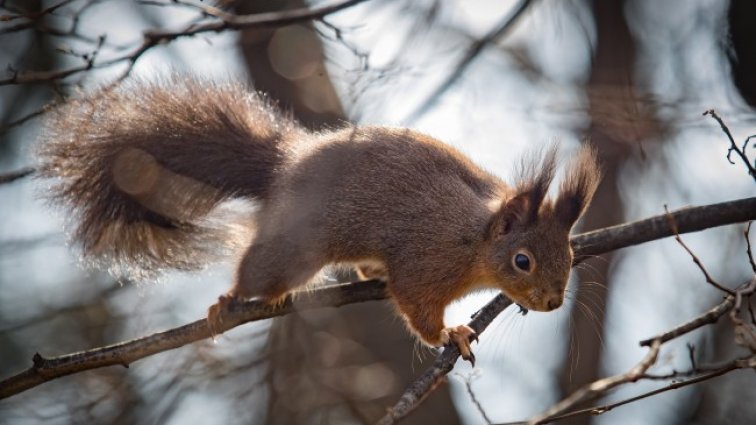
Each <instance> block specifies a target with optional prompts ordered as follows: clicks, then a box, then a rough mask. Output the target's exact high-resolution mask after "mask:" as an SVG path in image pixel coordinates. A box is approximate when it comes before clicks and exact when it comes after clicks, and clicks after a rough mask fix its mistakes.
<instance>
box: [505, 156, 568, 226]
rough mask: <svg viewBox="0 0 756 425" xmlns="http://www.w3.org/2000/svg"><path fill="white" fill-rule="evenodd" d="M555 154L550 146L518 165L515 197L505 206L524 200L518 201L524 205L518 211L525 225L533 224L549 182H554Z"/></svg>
mask: <svg viewBox="0 0 756 425" xmlns="http://www.w3.org/2000/svg"><path fill="white" fill-rule="evenodd" d="M556 153H557V149H556V146H555V145H552V146H550V147H548V148H547V149H546V150H545V151H544V150H539V151H536V152H534V153H533V154H531V155H528V156H526V157H525V158H524V159H523V161H522V163H520V170H519V174H520V177H519V182H518V183H517V186H516V191H517V195H515V197H514V198H513V199H512V200H510V201H508V202H507V205H509V204H510V203H512V202H513V201H515V200H516V199H517V198H520V197H523V198H526V200H525V201H524V202H522V201H518V202H520V203H522V204H524V208H521V211H520V215H521V217H520V218H521V219H522V221H523V222H524V223H525V224H531V223H534V222H535V221H536V220H537V219H538V210H539V209H540V208H541V204H543V200H544V199H545V198H546V193H547V192H548V191H549V186H550V185H551V181H552V180H554V171H555V170H556Z"/></svg>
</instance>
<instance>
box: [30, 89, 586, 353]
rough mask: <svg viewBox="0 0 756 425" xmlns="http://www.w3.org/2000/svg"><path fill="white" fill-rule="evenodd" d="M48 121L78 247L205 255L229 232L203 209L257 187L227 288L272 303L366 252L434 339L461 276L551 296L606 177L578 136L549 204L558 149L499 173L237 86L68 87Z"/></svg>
mask: <svg viewBox="0 0 756 425" xmlns="http://www.w3.org/2000/svg"><path fill="white" fill-rule="evenodd" d="M50 128H51V131H50V132H49V133H48V134H47V136H46V137H45V143H46V146H45V147H44V149H43V152H44V154H43V158H44V160H45V166H44V169H45V170H46V175H48V176H54V177H59V178H60V184H59V185H58V186H57V188H56V191H55V192H54V196H55V198H56V199H63V200H65V201H66V202H67V203H68V204H69V205H70V206H71V207H72V209H73V210H74V211H75V212H77V213H78V214H79V216H80V222H79V227H78V228H77V231H76V233H75V236H76V239H77V240H78V241H79V242H80V243H81V244H82V245H83V246H84V250H85V254H88V255H102V254H103V253H104V254H107V255H108V256H110V257H113V258H115V259H116V260H118V261H122V262H126V263H137V264H139V265H140V266H141V267H143V268H146V269H148V270H152V269H155V268H158V267H166V266H167V267H179V268H186V267H189V266H192V265H195V263H202V262H203V261H202V260H203V259H202V257H201V256H202V255H203V254H204V253H205V252H204V251H205V250H203V249H202V248H197V247H198V246H199V247H201V245H200V243H201V242H202V240H203V239H202V238H205V237H207V238H210V240H213V241H220V242H222V241H223V238H225V237H228V235H227V234H224V233H222V232H218V231H217V230H216V229H213V228H207V227H203V226H204V224H205V222H204V221H203V220H204V219H205V217H206V216H208V214H210V213H211V211H213V209H214V208H216V207H217V205H218V203H219V202H221V201H222V200H225V199H228V198H234V197H242V198H253V199H256V200H258V201H259V203H260V208H259V210H258V211H257V212H256V214H255V215H254V224H255V226H256V227H257V233H256V234H255V237H254V239H253V240H252V242H251V244H249V246H248V247H247V248H246V252H245V253H244V256H243V257H242V260H241V262H240V265H239V268H238V272H237V277H236V282H235V284H234V286H233V288H232V290H231V291H230V293H229V296H230V297H231V298H249V297H261V298H263V299H266V300H280V299H281V297H282V296H283V295H285V294H286V293H288V292H290V291H292V290H295V289H296V288H300V287H302V286H303V285H305V284H306V283H307V282H308V281H310V280H311V279H312V278H313V277H314V276H315V274H316V273H317V272H318V271H319V270H320V269H321V268H323V267H324V266H326V265H328V264H332V263H345V262H346V263H354V264H363V272H364V273H365V275H367V276H376V277H386V278H387V281H388V290H389V292H390V294H391V295H392V297H393V299H394V301H395V302H396V305H397V307H398V309H399V311H400V312H401V314H402V315H403V316H404V317H405V318H406V319H407V322H408V324H409V326H410V327H411V328H412V329H413V330H414V331H415V332H416V333H417V334H418V335H419V336H420V337H421V338H422V339H423V340H424V341H425V342H427V343H429V344H432V345H438V344H441V343H443V342H444V335H445V334H444V332H443V331H444V324H443V311H444V307H445V306H446V305H447V304H448V303H450V302H451V301H453V300H454V299H456V298H459V297H460V296H462V295H464V294H465V293H467V292H469V291H470V290H471V289H475V288H480V287H492V288H498V289H500V290H502V291H503V292H504V293H505V294H506V295H507V296H509V297H511V298H512V299H514V300H515V301H516V302H518V303H519V304H521V305H523V306H524V307H526V308H529V309H533V310H551V309H553V308H556V307H558V306H559V305H561V303H562V299H563V296H564V289H565V286H566V283H567V278H568V275H569V270H570V266H571V261H572V252H571V250H570V246H569V232H570V229H571V228H572V226H573V225H574V223H575V221H576V220H577V219H578V218H579V216H580V215H581V214H582V212H583V211H584V210H585V208H586V206H587V205H588V203H589V202H590V198H591V196H592V194H593V192H594V190H595V188H596V185H597V182H598V178H599V177H598V170H597V165H596V161H595V155H594V154H593V152H592V151H591V150H590V149H588V148H584V149H583V150H581V151H580V153H579V154H578V155H577V157H576V160H574V161H573V162H572V163H571V164H570V165H569V167H568V168H569V169H568V173H567V178H566V179H565V180H564V182H563V183H562V185H561V187H560V190H559V195H558V196H557V197H556V200H555V201H553V202H552V201H551V200H549V199H547V197H546V194H547V191H548V188H549V186H550V183H551V181H552V179H553V177H554V170H555V167H556V151H555V150H554V149H551V150H549V151H547V152H546V153H543V154H541V155H539V156H538V157H534V158H531V159H530V160H528V161H525V162H524V163H523V167H522V175H521V177H520V179H519V181H518V182H516V183H515V184H514V185H511V186H510V185H507V184H505V183H504V182H503V181H501V180H500V179H498V178H497V177H495V176H493V175H491V174H489V173H487V172H485V171H483V170H482V169H480V168H479V167H477V166H476V165H475V164H473V163H472V162H471V161H470V160H469V159H468V158H466V157H465V156H464V155H462V154H461V153H459V152H458V151H456V150H455V149H453V148H451V147H449V146H447V145H444V144H442V143H440V142H438V141H436V140H434V139H432V138H431V137H429V136H426V135H423V134H420V133H416V132H413V131H411V130H408V129H392V128H383V127H348V128H344V129H341V130H337V131H332V132H326V133H323V134H314V135H313V134H307V133H305V132H304V131H303V130H301V129H300V128H299V127H297V126H296V125H295V124H294V123H292V122H290V121H288V120H286V119H284V118H283V117H281V116H280V115H278V114H275V113H274V112H272V111H271V109H270V107H269V106H268V105H266V104H265V103H264V102H262V101H260V99H259V97H257V96H255V95H251V94H248V93H246V92H245V91H244V90H243V89H242V88H240V87H237V86H218V85H214V84H208V83H202V82H198V81H195V80H191V79H189V80H178V79H174V80H171V81H169V82H167V83H161V84H156V83H146V84H145V83H142V84H140V85H136V86H129V87H125V88H122V89H119V90H117V91H115V92H106V93H102V94H99V95H96V96H95V97H93V98H90V99H85V100H80V101H77V102H74V103H73V104H72V105H71V106H68V107H66V108H65V109H64V110H63V111H62V112H61V114H60V115H58V117H57V118H55V119H54V120H53V121H52V123H51V126H50ZM539 158H540V159H541V160H540V161H539V160H538V159H539ZM179 190H180V192H177V191H179ZM251 219H252V218H251V217H250V221H251ZM183 245H187V246H185V247H184V246H183ZM192 249H194V250H195V251H192ZM187 252H189V253H191V252H194V254H187ZM518 252H527V253H528V255H530V256H531V257H532V268H531V270H530V272H528V273H526V272H523V271H519V270H517V269H516V268H515V267H514V265H513V262H512V259H513V256H514V255H516V254H517V253H518ZM446 338H448V336H447V337H446Z"/></svg>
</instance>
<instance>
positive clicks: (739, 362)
mask: <svg viewBox="0 0 756 425" xmlns="http://www.w3.org/2000/svg"><path fill="white" fill-rule="evenodd" d="M745 368H751V369H753V368H756V357H750V358H745V359H736V360H733V361H732V362H729V363H728V364H727V365H725V366H722V367H720V368H718V369H715V370H712V371H710V372H708V373H704V374H702V375H700V376H697V377H695V378H692V379H688V380H685V381H679V382H673V383H671V384H669V385H666V386H664V387H661V388H657V389H655V390H652V391H648V392H645V393H643V394H640V395H637V396H634V397H630V398H627V399H625V400H621V401H617V402H614V403H610V404H605V405H602V406H594V407H589V408H586V409H580V410H575V411H572V412H569V413H565V414H562V415H558V416H553V417H551V418H549V419H548V420H546V421H544V422H542V423H552V422H558V421H561V420H564V419H568V418H572V417H575V416H580V415H585V414H591V415H594V416H598V415H601V414H604V413H606V412H608V411H610V410H612V409H614V408H616V407H620V406H624V405H626V404H630V403H632V402H635V401H638V400H642V399H644V398H648V397H652V396H655V395H657V394H661V393H663V392H667V391H671V390H676V389H678V388H682V387H686V386H688V385H693V384H698V383H700V382H703V381H708V380H710V379H712V378H716V377H718V376H722V375H724V374H726V373H728V372H732V371H733V370H738V369H745ZM646 378H647V377H646Z"/></svg>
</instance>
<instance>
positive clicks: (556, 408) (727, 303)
mask: <svg viewBox="0 0 756 425" xmlns="http://www.w3.org/2000/svg"><path fill="white" fill-rule="evenodd" d="M755 289H756V276H754V278H753V279H752V280H751V281H750V282H748V283H746V284H745V285H742V286H741V287H740V288H738V289H737V290H736V291H734V295H728V296H727V297H726V298H725V300H724V301H722V302H721V303H720V304H718V305H716V306H715V307H713V308H712V309H710V310H709V311H707V312H705V313H704V314H702V315H700V316H698V317H696V318H694V319H692V320H690V321H688V322H686V323H683V324H681V325H679V326H677V327H675V328H674V329H672V330H669V331H667V332H664V333H662V334H659V335H657V336H655V337H653V338H649V339H646V340H643V341H641V342H640V345H641V346H645V347H649V351H648V353H647V354H646V356H645V357H644V358H643V359H642V360H641V361H640V362H639V363H638V364H637V365H636V366H635V367H634V368H632V369H630V370H629V371H627V372H625V373H622V374H618V375H614V376H611V377H609V378H603V379H599V380H598V381H594V382H592V383H589V384H586V385H585V386H583V387H582V388H580V389H579V390H577V391H575V392H574V393H572V394H570V395H569V396H568V397H567V398H565V399H564V400H562V401H560V402H559V403H557V404H555V405H553V406H552V407H550V408H549V409H547V410H546V411H545V412H543V413H542V414H540V415H537V416H535V417H533V418H530V419H529V420H528V421H527V423H528V424H543V423H549V422H553V421H555V420H557V419H563V418H567V417H571V416H576V415H578V414H583V413H585V412H590V413H593V414H601V413H604V412H605V411H607V410H602V408H601V407H598V408H591V409H581V410H577V411H575V412H572V413H567V414H565V413H564V412H566V411H568V410H570V409H571V408H573V407H575V406H576V405H578V404H579V403H583V402H588V401H593V400H595V399H597V398H599V397H601V396H603V395H604V394H606V393H607V392H608V391H609V390H611V389H612V388H616V387H617V386H619V385H622V384H626V383H630V382H636V381H638V380H642V379H657V377H654V376H653V375H649V374H647V373H646V371H647V370H648V369H649V368H650V367H651V366H653V365H654V363H656V359H657V357H658V355H659V350H660V348H661V346H662V344H664V343H665V342H667V341H670V340H672V339H674V338H677V337H679V336H682V335H685V334H687V333H689V332H692V331H694V330H696V329H699V328H701V327H703V326H706V325H709V324H712V323H714V322H716V321H717V320H718V319H719V318H720V317H722V316H723V315H724V314H725V313H727V312H728V311H729V312H730V314H731V317H732V315H733V313H734V312H736V309H735V306H736V301H737V300H738V299H742V297H743V296H746V295H750V294H752V293H753V292H754V290H755ZM740 360H743V359H740ZM736 364H738V363H737V362H733V363H732V364H730V365H727V366H726V367H724V368H723V369H719V370H715V371H713V372H710V373H708V374H705V375H702V376H701V377H699V378H695V379H691V380H689V381H685V382H688V383H687V384H685V385H690V384H694V383H696V382H700V381H702V380H705V379H711V378H713V377H715V376H719V375H721V374H724V373H726V372H729V371H730V370H734V369H737V368H741V367H751V366H748V364H750V359H746V363H745V366H742V365H741V366H740V367H738V366H736ZM695 369H696V367H695V363H694V365H693V369H692V370H693V371H694V372H695ZM652 377H653V378H652ZM704 377H707V378H705V379H702V378H704ZM674 385H677V384H671V385H669V386H667V387H665V388H663V389H659V390H656V391H657V393H658V392H664V391H669V390H671V389H674V388H677V387H675V386H674ZM648 396H649V395H643V396H639V397H637V398H633V399H629V400H628V401H625V402H623V403H620V404H619V405H621V404H626V403H630V402H632V401H635V400H640V399H642V398H645V397H648ZM605 407H606V406H605ZM613 407H616V406H613V405H608V408H609V409H611V408H613ZM578 412H579V413H578Z"/></svg>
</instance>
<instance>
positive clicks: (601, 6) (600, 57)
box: [559, 0, 663, 424]
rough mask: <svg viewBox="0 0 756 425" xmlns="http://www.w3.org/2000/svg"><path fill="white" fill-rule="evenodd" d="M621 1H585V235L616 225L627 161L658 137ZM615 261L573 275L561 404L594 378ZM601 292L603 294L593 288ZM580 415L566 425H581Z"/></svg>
mask: <svg viewBox="0 0 756 425" xmlns="http://www.w3.org/2000/svg"><path fill="white" fill-rule="evenodd" d="M626 3H627V2H626V1H624V0H622V1H619V0H617V1H593V2H592V10H593V16H594V20H595V25H596V38H597V41H596V46H595V51H594V57H593V63H592V65H591V76H590V79H589V81H588V84H587V87H586V91H587V94H588V96H587V97H588V100H589V105H588V113H589V116H590V119H591V122H590V124H589V126H588V130H587V134H588V137H587V139H588V142H589V143H591V144H592V145H593V146H595V147H596V149H597V152H598V156H599V158H600V162H601V165H602V171H603V179H602V182H601V185H600V186H599V188H598V191H597V192H596V195H595V197H594V199H593V203H592V204H591V207H590V208H589V210H588V211H587V213H586V215H585V216H584V218H583V230H592V229H596V228H599V227H604V226H609V225H613V224H617V223H621V222H623V221H624V206H623V202H622V198H621V197H620V188H619V187H618V181H619V177H620V173H621V171H622V170H623V168H624V167H625V165H626V164H627V163H628V162H629V161H634V160H637V159H638V158H639V157H641V158H642V157H643V155H644V147H643V146H642V145H641V143H642V142H644V141H647V140H649V139H650V138H652V137H654V136H658V135H659V134H661V133H662V132H663V128H662V124H661V123H659V122H658V121H657V120H656V118H655V111H654V108H653V102H650V101H648V100H647V99H644V96H643V95H642V94H641V93H639V92H638V89H637V87H636V84H635V83H634V81H633V77H634V76H633V72H634V67H635V63H636V49H635V43H634V41H633V39H632V36H631V35H630V30H629V27H628V23H627V21H626V18H625V15H624V8H625V5H626ZM614 259H615V255H613V254H609V255H604V256H602V258H596V259H591V260H588V261H586V262H585V263H584V264H585V265H584V266H581V267H580V268H579V269H577V278H578V281H579V283H578V285H576V292H577V294H576V297H575V298H576V304H582V305H583V306H584V307H585V308H587V309H588V310H590V314H587V313H586V312H585V311H583V309H581V308H580V307H578V306H577V305H575V306H574V307H573V309H572V311H571V313H570V314H571V315H572V329H571V333H572V334H571V336H570V337H571V338H572V339H573V340H572V341H565V342H566V343H567V344H572V350H569V354H568V355H567V356H566V358H565V360H564V363H563V365H562V367H561V373H560V377H559V385H560V391H561V394H560V396H561V397H564V396H566V395H567V394H569V393H571V392H573V391H574V390H576V389H577V388H578V387H580V386H582V385H584V384H585V383H587V382H591V381H594V380H596V379H598V378H600V376H599V374H600V372H601V371H600V368H601V356H602V334H603V330H604V321H605V317H606V301H607V297H608V292H609V291H610V290H611V280H612V279H611V275H610V272H611V269H612V263H613V260H614ZM596 283H598V284H600V285H606V287H605V288H602V287H600V286H598V285H597V284H596ZM590 420H591V418H590V417H589V416H587V415H584V416H580V417H576V418H574V419H572V420H569V421H567V423H571V424H587V423H589V422H590Z"/></svg>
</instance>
